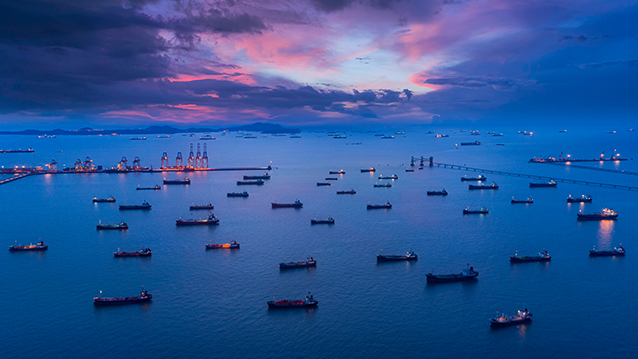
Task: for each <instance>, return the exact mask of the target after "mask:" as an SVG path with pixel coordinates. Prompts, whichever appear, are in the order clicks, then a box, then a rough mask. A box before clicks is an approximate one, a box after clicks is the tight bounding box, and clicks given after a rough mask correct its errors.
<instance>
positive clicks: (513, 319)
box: [490, 308, 532, 327]
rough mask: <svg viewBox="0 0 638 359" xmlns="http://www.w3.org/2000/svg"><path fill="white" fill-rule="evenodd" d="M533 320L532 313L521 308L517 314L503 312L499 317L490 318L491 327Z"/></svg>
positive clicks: (507, 325)
mask: <svg viewBox="0 0 638 359" xmlns="http://www.w3.org/2000/svg"><path fill="white" fill-rule="evenodd" d="M531 320H532V313H530V312H528V311H527V308H526V309H525V310H522V311H521V310H519V311H518V313H517V314H516V315H512V316H510V317H508V316H506V315H505V314H503V315H502V316H500V317H498V318H493V319H490V326H491V327H509V326H511V325H517V324H521V323H525V322H530V321H531Z"/></svg>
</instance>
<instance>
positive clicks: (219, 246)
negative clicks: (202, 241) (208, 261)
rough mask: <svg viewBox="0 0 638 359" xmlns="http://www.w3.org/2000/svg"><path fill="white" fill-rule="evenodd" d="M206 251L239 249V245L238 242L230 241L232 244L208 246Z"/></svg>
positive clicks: (212, 244)
mask: <svg viewBox="0 0 638 359" xmlns="http://www.w3.org/2000/svg"><path fill="white" fill-rule="evenodd" d="M206 249H239V243H237V242H236V241H230V243H223V244H216V243H211V244H206Z"/></svg>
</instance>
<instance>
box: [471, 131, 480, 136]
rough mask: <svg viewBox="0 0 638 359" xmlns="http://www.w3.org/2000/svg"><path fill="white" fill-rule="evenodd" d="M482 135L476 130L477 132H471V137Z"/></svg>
mask: <svg viewBox="0 0 638 359" xmlns="http://www.w3.org/2000/svg"><path fill="white" fill-rule="evenodd" d="M480 134H481V133H480V132H478V131H476V130H475V131H470V135H474V136H478V135H480Z"/></svg>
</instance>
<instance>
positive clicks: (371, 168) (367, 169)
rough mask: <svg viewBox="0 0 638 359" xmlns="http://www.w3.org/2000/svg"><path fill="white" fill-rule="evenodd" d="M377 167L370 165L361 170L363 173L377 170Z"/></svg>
mask: <svg viewBox="0 0 638 359" xmlns="http://www.w3.org/2000/svg"><path fill="white" fill-rule="evenodd" d="M376 170H377V169H376V168H374V167H370V168H364V169H362V170H361V173H366V172H375V171H376Z"/></svg>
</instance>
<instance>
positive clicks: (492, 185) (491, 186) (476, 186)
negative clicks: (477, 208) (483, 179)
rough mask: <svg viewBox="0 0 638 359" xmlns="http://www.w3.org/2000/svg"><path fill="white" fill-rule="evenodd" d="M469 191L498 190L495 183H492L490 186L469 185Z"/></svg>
mask: <svg viewBox="0 0 638 359" xmlns="http://www.w3.org/2000/svg"><path fill="white" fill-rule="evenodd" d="M468 188H469V189H498V185H497V184H496V183H495V182H492V184H490V185H487V184H471V185H469V187H468Z"/></svg>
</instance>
